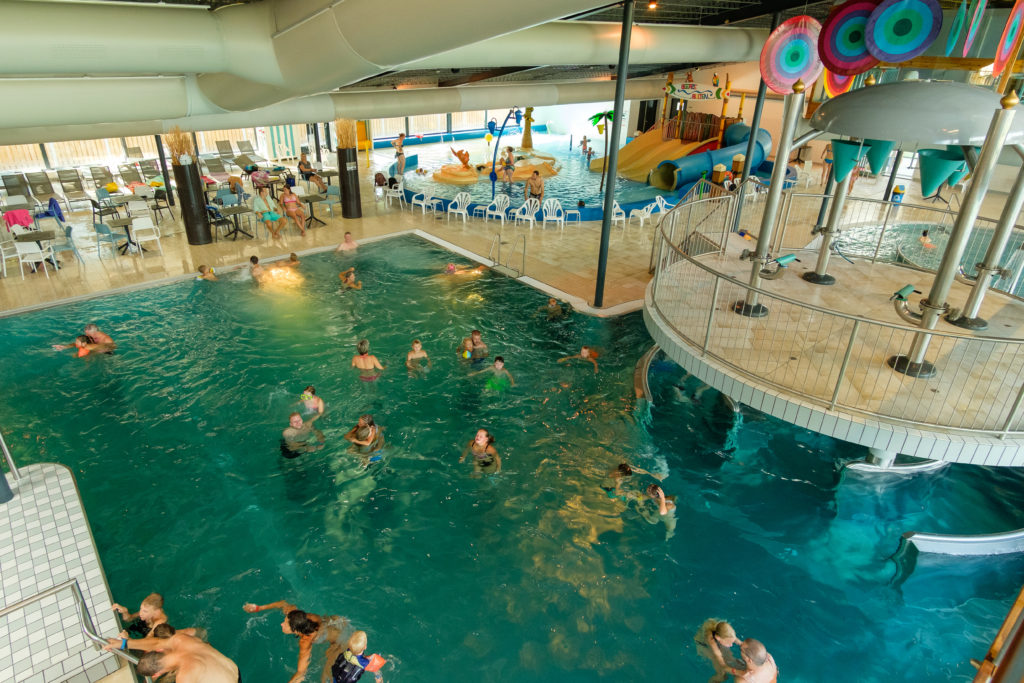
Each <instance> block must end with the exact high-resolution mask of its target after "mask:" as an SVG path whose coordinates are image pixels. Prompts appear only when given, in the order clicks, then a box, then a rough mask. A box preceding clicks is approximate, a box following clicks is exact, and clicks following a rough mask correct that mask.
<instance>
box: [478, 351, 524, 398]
mask: <svg viewBox="0 0 1024 683" xmlns="http://www.w3.org/2000/svg"><path fill="white" fill-rule="evenodd" d="M484 372H489V373H491V375H492V376H491V378H490V379H488V380H487V388H488V389H490V390H492V391H502V390H504V389H506V388H507V387H509V386H513V387H514V386H515V385H516V381H515V379H514V378H513V377H512V373H511V372H509V371H508V369H507V368H506V367H505V359H504V358H502V357H501V356H495V357H494V365H491V366H490V367H486V368H484V369H483V370H477V371H476V372H471V373H470V377H472V376H473V375H479V374H482V373H484Z"/></svg>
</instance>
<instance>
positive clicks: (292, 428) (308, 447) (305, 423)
mask: <svg viewBox="0 0 1024 683" xmlns="http://www.w3.org/2000/svg"><path fill="white" fill-rule="evenodd" d="M319 419H320V413H317V414H315V415H313V417H311V418H309V419H308V420H303V419H302V415H301V414H300V413H292V414H291V415H289V416H288V426H287V427H286V428H285V430H284V431H283V432H281V455H282V456H284V457H285V458H288V459H292V458H297V457H299V456H300V455H302V454H303V453H312V452H313V451H318V450H320V449H321V448H323V447H324V441H325V439H324V435H323V432H321V431H320V430H319V429H314V428H313V423H314V422H316V421H317V420H319Z"/></svg>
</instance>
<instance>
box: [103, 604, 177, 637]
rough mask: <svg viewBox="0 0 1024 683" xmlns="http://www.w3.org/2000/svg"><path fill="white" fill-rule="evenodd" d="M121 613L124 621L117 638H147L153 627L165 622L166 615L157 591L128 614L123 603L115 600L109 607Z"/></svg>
mask: <svg viewBox="0 0 1024 683" xmlns="http://www.w3.org/2000/svg"><path fill="white" fill-rule="evenodd" d="M111 609H113V610H114V611H115V612H117V613H119V614H120V615H121V620H122V621H124V622H125V626H124V630H123V631H121V633H119V634H118V635H117V637H118V638H136V639H137V638H148V637H149V636H150V635H151V634H152V632H153V629H155V628H156V627H157V626H159V625H160V624H165V623H167V615H166V614H165V613H164V598H163V596H162V595H160V594H159V593H150V594H149V595H147V596H146V597H145V598H144V599H143V600H142V604H141V605H139V611H138V612H135V613H134V614H129V613H128V609H127V608H126V607H125V606H124V605H119V604H117V603H116V602H115V603H114V604H113V606H112V607H111Z"/></svg>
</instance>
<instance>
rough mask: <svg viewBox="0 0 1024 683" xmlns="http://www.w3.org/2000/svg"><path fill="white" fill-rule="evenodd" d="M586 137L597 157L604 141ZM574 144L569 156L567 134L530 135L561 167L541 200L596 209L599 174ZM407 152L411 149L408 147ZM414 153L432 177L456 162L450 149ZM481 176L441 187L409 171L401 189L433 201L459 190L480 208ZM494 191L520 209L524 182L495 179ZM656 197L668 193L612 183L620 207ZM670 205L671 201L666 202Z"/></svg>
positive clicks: (487, 195) (486, 183) (487, 190)
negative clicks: (472, 181) (470, 182)
mask: <svg viewBox="0 0 1024 683" xmlns="http://www.w3.org/2000/svg"><path fill="white" fill-rule="evenodd" d="M589 137H591V138H592V139H593V141H594V144H595V145H599V146H598V147H597V149H600V150H601V151H599V152H598V153H597V156H602V155H603V147H600V145H603V144H604V142H603V140H598V138H597V137H595V136H589ZM521 139H522V135H513V136H509V135H508V134H507V133H506V134H505V135H504V136H503V137H502V138H501V146H502V147H505V146H507V145H513V146H518V145H519V143H520V142H521ZM573 145H574V147H573V151H572V152H570V151H569V136H568V135H553V134H545V133H534V134H533V147H534V149H535V150H537V151H539V152H542V153H544V154H549V155H551V156H554V157H555V158H556V159H558V163H559V164H561V171H560V172H559V173H558V175H555V176H552V177H551V178H545V179H544V196H545V197H546V198H552V197H553V198H555V199H558V200H559V201H560V202H561V203H562V208H564V209H575V208H576V203H577V202H578V201H579V200H581V199H582V200H583V201H584V202H585V203H586V206H588V207H591V208H595V207H596V208H600V207H601V205H602V202H603V201H604V194H603V193H602V192H601V191H600V186H601V174H600V173H591V172H590V167H589V162H588V161H587V160H586V157H584V156H583V155H582V154H580V151H579V140H578V139H573ZM450 146H452V147H454V148H455V149H461V147H460V141H456V142H454V143H452V144H451V145H450ZM463 146H464V145H463ZM410 149H413V148H411V147H410ZM491 150H492V152H493V150H494V148H493V147H491ZM415 153H416V154H418V155H419V167H420V168H425V169H427V170H429V171H430V172H431V173H433V171H434V170H436V169H438V168H440V167H441V166H442V165H444V164H453V163H458V160H457V159H455V158H454V157H453V156H451V153H450V152H449V151H448V146H445V147H435V148H430V149H429V150H423V151H419V150H417V151H416V152H415ZM483 161H484V159H483V157H482V156H479V155H478V156H473V157H472V158H471V159H470V163H473V164H476V163H482V162H483ZM490 161H491V158H490V157H488V158H487V162H488V164H489V163H490ZM481 178H483V180H481V181H480V182H478V183H476V184H474V185H450V184H448V183H439V182H437V181H435V180H434V179H433V178H432V177H431V176H430V175H419V174H416V173H413V172H407V173H406V174H405V186H406V188H408V189H409V190H412V191H413V192H424V191H426V192H429V193H430V194H431V195H433V196H435V197H446V198H449V199H450V198H452V197H454V196H455V195H456V194H457V193H458V192H469V194H470V196H471V197H472V200H473V202H474V203H480V202H483V203H484V204H489V203H490V202H491V182H490V180H487V174H481ZM495 190H496V192H497V194H507V195H508V196H509V197H510V198H511V199H512V206H519V205H520V204H522V203H523V192H524V190H523V183H522V182H516V183H512V184H509V183H505V182H504V181H502V180H501V178H500V175H499V178H498V182H497V183H496V184H495ZM659 194H664V195H665V196H671V195H672V193H664V192H661V191H660V190H658V189H657V188H655V187H651V186H650V185H648V184H647V183H636V182H633V181H631V180H626V179H625V178H616V180H615V198H616V199H617V200H618V201H619V203H620V204H627V203H631V202H644V203H649V202H652V201H654V198H655V197H656V196H657V195H659ZM669 201H674V200H672V199H670V200H669Z"/></svg>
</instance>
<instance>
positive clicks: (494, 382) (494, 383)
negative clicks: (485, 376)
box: [484, 375, 512, 391]
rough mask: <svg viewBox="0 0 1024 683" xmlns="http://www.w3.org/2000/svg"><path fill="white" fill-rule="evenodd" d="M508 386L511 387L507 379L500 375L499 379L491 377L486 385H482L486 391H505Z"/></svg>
mask: <svg viewBox="0 0 1024 683" xmlns="http://www.w3.org/2000/svg"><path fill="white" fill-rule="evenodd" d="M510 386H512V385H511V383H510V382H509V381H508V377H505V376H504V375H502V376H500V377H491V378H490V379H489V380H487V384H485V385H484V388H485V389H487V390H488V391H505V390H506V389H508V388H509V387H510Z"/></svg>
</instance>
